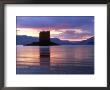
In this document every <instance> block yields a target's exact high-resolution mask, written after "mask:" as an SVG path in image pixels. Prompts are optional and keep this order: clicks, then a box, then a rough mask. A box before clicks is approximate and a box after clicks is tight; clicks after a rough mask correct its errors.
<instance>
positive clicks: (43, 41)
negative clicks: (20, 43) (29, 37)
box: [26, 31, 58, 46]
mask: <svg viewBox="0 0 110 90" xmlns="http://www.w3.org/2000/svg"><path fill="white" fill-rule="evenodd" d="M26 45H27V46H51V45H58V44H56V43H54V42H51V40H50V31H41V32H40V33H39V42H33V43H30V44H26Z"/></svg>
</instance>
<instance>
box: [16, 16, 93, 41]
mask: <svg viewBox="0 0 110 90" xmlns="http://www.w3.org/2000/svg"><path fill="white" fill-rule="evenodd" d="M16 30H17V35H27V36H32V37H39V32H40V31H50V36H51V38H59V39H61V40H68V41H82V40H86V39H88V38H91V37H93V36H94V16H16Z"/></svg>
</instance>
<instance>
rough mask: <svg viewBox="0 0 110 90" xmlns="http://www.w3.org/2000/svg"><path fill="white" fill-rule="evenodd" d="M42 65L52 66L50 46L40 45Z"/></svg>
mask: <svg viewBox="0 0 110 90" xmlns="http://www.w3.org/2000/svg"><path fill="white" fill-rule="evenodd" d="M39 52H40V66H50V48H49V46H45V47H42V46H40V49H39Z"/></svg>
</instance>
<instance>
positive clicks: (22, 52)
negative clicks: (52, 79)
mask: <svg viewBox="0 0 110 90" xmlns="http://www.w3.org/2000/svg"><path fill="white" fill-rule="evenodd" d="M16 71H17V72H16V73H17V74H93V73H94V46H93V45H79V46H78V45H76V46H75V45H74V46H50V47H49V46H22V47H20V46H18V47H17V68H16Z"/></svg>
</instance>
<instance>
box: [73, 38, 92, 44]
mask: <svg viewBox="0 0 110 90" xmlns="http://www.w3.org/2000/svg"><path fill="white" fill-rule="evenodd" d="M73 43H74V42H73ZM74 44H78V45H94V37H91V38H89V39H87V40H83V41H79V42H75V43H74Z"/></svg>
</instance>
